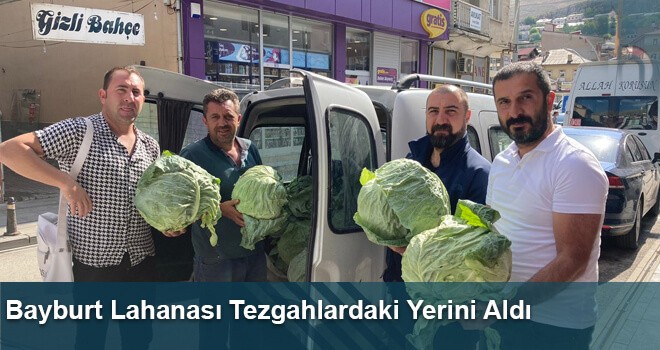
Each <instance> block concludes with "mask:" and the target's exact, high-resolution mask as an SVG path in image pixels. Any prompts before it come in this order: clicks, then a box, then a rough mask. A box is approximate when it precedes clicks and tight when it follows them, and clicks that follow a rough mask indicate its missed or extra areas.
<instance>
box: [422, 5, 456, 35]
mask: <svg viewBox="0 0 660 350" xmlns="http://www.w3.org/2000/svg"><path fill="white" fill-rule="evenodd" d="M420 20H421V23H422V28H424V30H425V31H426V32H427V33H429V39H434V38H437V37H439V36H441V35H443V34H445V33H446V32H447V27H448V26H449V24H448V23H447V16H445V14H444V13H443V11H440V10H438V9H428V10H426V11H424V12H422V16H421V17H420Z"/></svg>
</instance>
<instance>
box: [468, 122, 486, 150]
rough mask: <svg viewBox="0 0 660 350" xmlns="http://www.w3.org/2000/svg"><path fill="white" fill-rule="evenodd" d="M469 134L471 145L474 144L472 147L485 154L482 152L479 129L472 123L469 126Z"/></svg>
mask: <svg viewBox="0 0 660 350" xmlns="http://www.w3.org/2000/svg"><path fill="white" fill-rule="evenodd" d="M467 136H468V142H469V143H470V146H472V148H474V149H475V150H476V151H477V152H479V154H481V155H483V153H481V144H480V143H479V135H477V131H476V130H475V129H474V128H473V127H472V125H468V126H467Z"/></svg>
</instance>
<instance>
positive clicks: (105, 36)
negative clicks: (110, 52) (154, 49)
mask: <svg viewBox="0 0 660 350" xmlns="http://www.w3.org/2000/svg"><path fill="white" fill-rule="evenodd" d="M30 8H31V14H32V37H33V38H34V39H35V40H53V41H73V42H85V43H95V44H120V45H144V17H143V16H142V15H141V14H137V13H126V12H117V11H106V10H99V9H91V8H84V7H73V6H61V5H52V4H31V5H30Z"/></svg>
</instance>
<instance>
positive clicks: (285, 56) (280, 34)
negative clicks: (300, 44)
mask: <svg viewBox="0 0 660 350" xmlns="http://www.w3.org/2000/svg"><path fill="white" fill-rule="evenodd" d="M262 20H263V22H264V30H263V34H264V49H263V53H264V86H268V85H270V84H272V83H273V82H275V81H276V80H279V79H282V78H286V77H288V76H289V68H290V67H291V66H290V64H291V63H290V55H289V18H288V17H287V16H284V15H278V14H275V13H268V12H263V14H262Z"/></svg>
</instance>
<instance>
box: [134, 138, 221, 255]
mask: <svg viewBox="0 0 660 350" xmlns="http://www.w3.org/2000/svg"><path fill="white" fill-rule="evenodd" d="M135 207H136V208H137V210H138V212H139V213H140V215H142V217H143V218H144V220H145V221H147V223H149V225H151V226H153V227H155V228H156V229H157V230H159V231H161V232H162V231H179V230H181V229H184V228H186V227H187V226H189V225H190V224H192V223H193V222H195V221H197V220H198V219H201V226H202V227H207V228H208V229H209V231H211V237H210V242H211V245H212V246H215V245H216V244H217V243H218V236H217V235H216V232H215V224H216V223H217V222H218V220H219V219H220V216H221V212H220V179H218V178H216V177H213V176H211V174H209V173H208V172H207V171H206V170H204V169H202V168H201V167H199V166H197V165H196V164H194V163H193V162H191V161H189V160H187V159H185V158H182V157H179V156H177V155H174V154H172V153H171V152H169V151H164V152H163V155H162V156H161V157H159V158H158V159H156V161H155V162H154V163H153V164H151V165H150V166H149V167H148V168H147V170H145V172H144V174H142V177H141V178H140V180H139V181H138V184H137V189H136V191H135Z"/></svg>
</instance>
